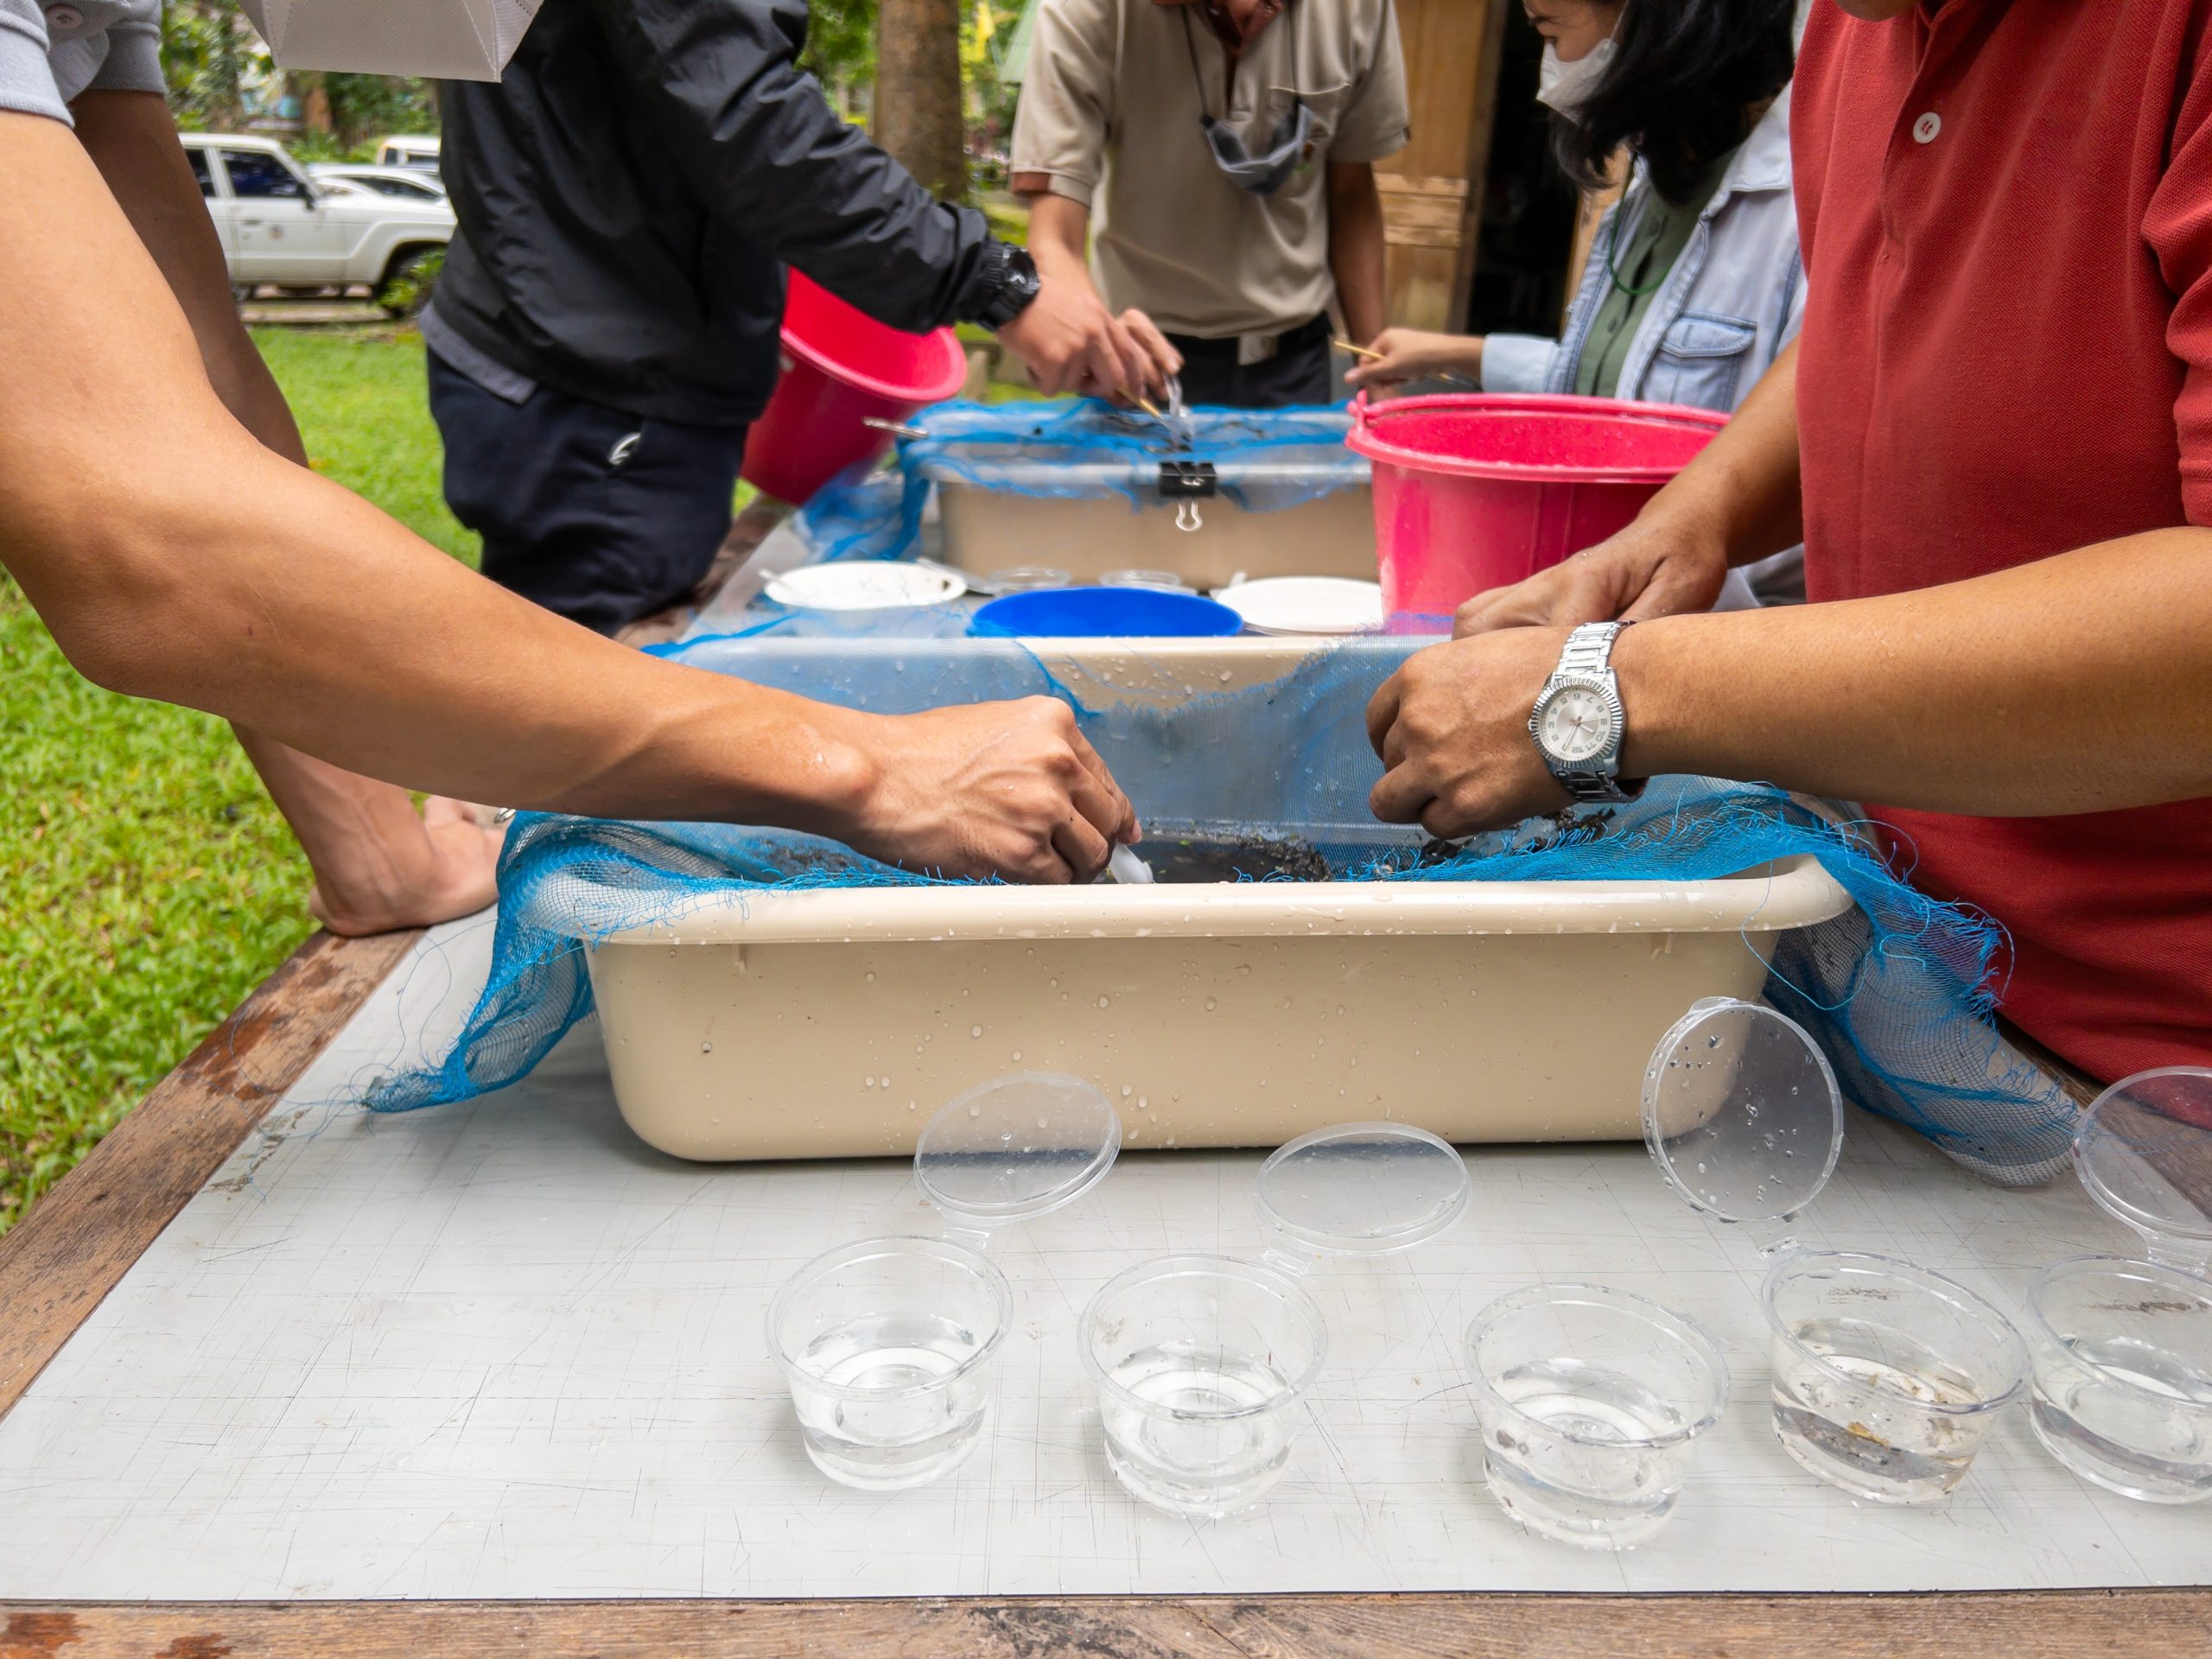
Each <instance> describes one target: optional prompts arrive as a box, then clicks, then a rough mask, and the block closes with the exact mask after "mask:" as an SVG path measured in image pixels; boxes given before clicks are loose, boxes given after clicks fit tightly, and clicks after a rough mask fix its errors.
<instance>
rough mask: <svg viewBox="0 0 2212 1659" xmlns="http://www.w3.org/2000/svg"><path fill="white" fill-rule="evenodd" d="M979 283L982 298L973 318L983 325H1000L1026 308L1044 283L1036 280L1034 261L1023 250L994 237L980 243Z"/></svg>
mask: <svg viewBox="0 0 2212 1659" xmlns="http://www.w3.org/2000/svg"><path fill="white" fill-rule="evenodd" d="M978 286H979V287H980V288H981V289H982V296H983V298H982V303H981V304H980V305H978V306H976V308H975V310H974V313H973V320H974V321H977V322H980V323H982V325H983V326H984V327H986V328H1003V327H1006V326H1007V324H1008V323H1009V322H1012V321H1014V319H1015V318H1016V317H1018V316H1020V315H1021V314H1022V313H1023V312H1024V311H1027V309H1028V308H1029V302H1031V301H1032V300H1033V299H1035V298H1036V297H1037V295H1038V291H1039V289H1041V288H1042V287H1043V286H1044V284H1043V283H1041V282H1040V281H1039V279H1038V276H1037V262H1036V261H1035V260H1033V259H1032V258H1031V257H1029V255H1028V252H1027V251H1026V250H1024V249H1021V248H1017V247H1015V246H1014V244H1012V243H1011V242H1001V241H999V240H997V239H996V238H993V239H992V240H990V241H988V242H986V243H984V244H983V262H982V272H981V273H980V275H979V278H978Z"/></svg>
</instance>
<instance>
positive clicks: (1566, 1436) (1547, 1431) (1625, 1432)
mask: <svg viewBox="0 0 2212 1659" xmlns="http://www.w3.org/2000/svg"><path fill="white" fill-rule="evenodd" d="M1467 1357H1468V1358H1469V1360H1470V1362H1471V1363H1472V1365H1473V1367H1474V1372H1475V1379H1476V1388H1475V1414H1476V1417H1477V1419H1478V1421H1479V1422H1480V1424H1481V1427H1482V1437H1483V1473H1484V1477H1485V1478H1487V1480H1488V1481H1489V1483H1490V1490H1491V1496H1492V1497H1496V1498H1497V1501H1498V1503H1499V1504H1500V1505H1501V1506H1502V1507H1503V1509H1504V1510H1505V1512H1506V1513H1507V1514H1508V1515H1510V1516H1512V1517H1513V1518H1514V1519H1515V1520H1516V1521H1518V1522H1520V1523H1521V1524H1522V1526H1524V1527H1526V1528H1528V1529H1529V1531H1531V1532H1534V1533H1537V1534H1539V1535H1541V1536H1543V1537H1546V1538H1553V1539H1556V1540H1558V1541H1560V1542H1562V1543H1569V1544H1580V1545H1581V1546H1583V1547H1584V1548H1593V1549H1624V1548H1628V1547H1629V1546H1630V1545H1633V1544H1639V1543H1642V1542H1643V1541H1644V1540H1645V1539H1647V1538H1649V1537H1650V1536H1651V1535H1652V1534H1654V1533H1655V1532H1656V1531H1658V1529H1660V1528H1661V1527H1662V1525H1664V1524H1665V1522H1666V1520H1667V1517H1668V1516H1669V1515H1671V1514H1673V1513H1674V1510H1675V1500H1676V1499H1677V1498H1679V1497H1681V1491H1682V1486H1683V1484H1684V1482H1685V1481H1686V1480H1687V1479H1688V1474H1689V1465H1690V1458H1691V1450H1692V1445H1693V1442H1694V1441H1695V1440H1696V1439H1697V1437H1698V1436H1699V1435H1700V1434H1701V1433H1704V1432H1705V1431H1706V1430H1707V1429H1708V1428H1710V1427H1713V1424H1714V1423H1715V1422H1717V1421H1719V1417H1720V1408H1721V1406H1722V1403H1723V1402H1725V1401H1726V1399H1727V1397H1728V1363H1727V1361H1726V1359H1725V1358H1724V1357H1722V1355H1721V1351H1720V1347H1719V1344H1718V1343H1716V1342H1714V1341H1713V1338H1712V1337H1711V1336H1710V1335H1708V1334H1707V1332H1706V1331H1705V1329H1704V1328H1703V1327H1702V1326H1701V1325H1698V1324H1697V1323H1696V1322H1695V1321H1694V1320H1691V1319H1684V1318H1683V1317H1682V1316H1681V1314H1679V1313H1672V1312H1670V1311H1669V1310H1668V1309H1666V1308H1664V1307H1662V1306H1660V1305H1659V1304H1658V1303H1656V1302H1655V1301H1652V1300H1649V1299H1648V1298H1646V1297H1643V1296H1637V1295H1634V1294H1630V1293H1629V1292H1627V1291H1623V1290H1609V1289H1607V1288H1605V1287H1604V1286H1602V1285H1535V1286H1531V1287H1529V1288H1528V1289H1525V1290H1516V1291H1515V1292H1513V1293H1512V1294H1510V1295H1505V1296H1501V1297H1499V1298H1498V1299H1497V1300H1496V1301H1494V1302H1492V1303H1491V1305H1490V1306H1487V1307H1485V1308H1484V1309H1483V1311H1482V1312H1481V1313H1478V1314H1477V1315H1476V1316H1475V1321H1474V1323H1473V1324H1472V1325H1470V1326H1469V1327H1468V1328H1467Z"/></svg>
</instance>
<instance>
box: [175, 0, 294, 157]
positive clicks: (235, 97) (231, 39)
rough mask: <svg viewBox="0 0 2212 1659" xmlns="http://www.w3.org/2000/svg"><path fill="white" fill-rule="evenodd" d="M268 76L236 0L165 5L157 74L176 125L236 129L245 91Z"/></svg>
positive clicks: (262, 50) (194, 0)
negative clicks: (166, 89) (162, 78)
mask: <svg viewBox="0 0 2212 1659" xmlns="http://www.w3.org/2000/svg"><path fill="white" fill-rule="evenodd" d="M269 73H270V59H269V54H268V52H267V50H266V49H265V48H264V47H263V46H262V44H261V37H260V36H259V35H257V34H255V33H254V32H253V25H252V24H251V23H249V22H246V20H245V15H244V14H243V13H241V12H240V11H239V10H238V0H169V4H168V7H167V8H166V9H165V10H163V12H162V74H163V75H164V76H165V77H166V78H167V79H168V87H169V107H170V108H171V109H172V110H174V111H175V112H176V118H177V124H178V125H180V126H181V127H184V128H186V129H187V130H195V131H198V130H207V129H211V128H212V129H214V130H228V129H232V128H236V127H238V125H240V124H243V122H244V121H245V108H246V99H247V94H248V92H249V90H250V88H251V87H252V86H254V85H255V84H256V83H257V82H258V81H259V80H261V79H264V78H265V77H266V76H267V75H268V74H269Z"/></svg>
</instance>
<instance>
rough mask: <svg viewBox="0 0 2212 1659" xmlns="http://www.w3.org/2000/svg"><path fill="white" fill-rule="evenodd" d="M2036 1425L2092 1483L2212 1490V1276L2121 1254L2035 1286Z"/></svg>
mask: <svg viewBox="0 0 2212 1659" xmlns="http://www.w3.org/2000/svg"><path fill="white" fill-rule="evenodd" d="M2028 1339H2029V1348H2030V1352H2031V1357H2032V1360H2033V1363H2034V1368H2035V1382H2034V1387H2033V1389H2032V1391H2031V1394H2030V1395H2029V1400H2028V1421H2029V1422H2030V1424H2031V1426H2032V1427H2033V1428H2034V1429H2035V1433H2036V1438H2037V1440H2041V1441H2042V1442H2043V1443H2044V1446H2045V1447H2046V1448H2048V1449H2049V1451H2050V1454H2051V1456H2053V1457H2055V1458H2056V1459H2058V1460H2059V1461H2060V1462H2061V1463H2063V1464H2064V1465H2066V1466H2067V1467H2068V1468H2069V1469H2071V1470H2072V1471H2074V1472H2075V1474H2077V1475H2079V1476H2081V1477H2082V1479H2084V1480H2086V1481H2089V1482H2091V1483H2093V1484H2095V1485H2099V1486H2102V1487H2104V1488H2105V1489H2106V1490H2107V1491H2114V1492H2119V1493H2120V1494H2121V1495H2123V1496H2124V1497H2137V1498H2142V1499H2144V1500H2145V1502H2148V1503H2199V1502H2202V1500H2203V1499H2205V1498H2208V1497H2212V1282H2207V1281H2204V1280H2202V1279H2199V1278H2197V1277H2196V1275H2195V1274H2187V1273H2183V1272H2181V1271H2179V1270H2178V1269H2177V1268H2164V1267H2159V1266H2158V1265H2156V1264H2154V1263H2152V1262H2129V1261H2122V1260H2120V1259H2118V1258H2115V1257H2112V1256H2084V1257H2082V1258H2080V1259H2078V1260H2075V1261H2072V1262H2060V1263H2059V1264H2058V1265H2057V1266H2056V1267H2054V1268H2046V1269H2044V1272H2043V1273H2042V1274H2038V1275H2037V1278H2036V1281H2035V1282H2034V1283H2033V1284H2032V1285H2031V1286H2030V1287H2029V1289H2028Z"/></svg>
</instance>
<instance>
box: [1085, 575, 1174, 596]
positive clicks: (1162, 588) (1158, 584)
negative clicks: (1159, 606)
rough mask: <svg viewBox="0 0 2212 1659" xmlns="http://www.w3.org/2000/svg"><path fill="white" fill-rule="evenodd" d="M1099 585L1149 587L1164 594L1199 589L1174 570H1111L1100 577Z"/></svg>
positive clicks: (1103, 586) (1106, 586) (1107, 586)
mask: <svg viewBox="0 0 2212 1659" xmlns="http://www.w3.org/2000/svg"><path fill="white" fill-rule="evenodd" d="M1098 585H1099V586H1100V587H1101V588H1152V589H1154V590H1155V591H1157V592H1160V593H1163V594H1188V593H1195V592H1196V591H1197V589H1195V588H1192V586H1191V584H1190V583H1189V582H1185V581H1184V580H1183V578H1182V577H1180V576H1179V575H1176V574H1175V573H1174V572H1173V570H1109V571H1108V572H1106V574H1105V575H1103V576H1101V577H1099V578H1098Z"/></svg>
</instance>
